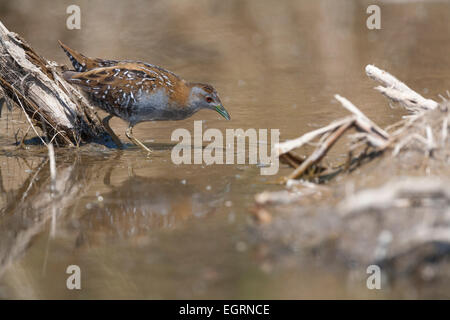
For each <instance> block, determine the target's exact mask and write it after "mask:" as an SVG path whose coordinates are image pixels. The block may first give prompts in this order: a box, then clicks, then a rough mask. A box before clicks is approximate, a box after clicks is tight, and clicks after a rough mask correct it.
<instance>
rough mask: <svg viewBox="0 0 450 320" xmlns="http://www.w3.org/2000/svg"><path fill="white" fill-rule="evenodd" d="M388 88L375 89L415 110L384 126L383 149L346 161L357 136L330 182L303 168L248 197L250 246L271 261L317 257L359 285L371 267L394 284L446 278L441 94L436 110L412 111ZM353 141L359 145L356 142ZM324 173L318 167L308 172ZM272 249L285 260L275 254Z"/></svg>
mask: <svg viewBox="0 0 450 320" xmlns="http://www.w3.org/2000/svg"><path fill="white" fill-rule="evenodd" d="M387 88H388V89H389V90H391V92H388V93H386V92H385V91H383V90H380V88H379V87H378V88H377V90H379V91H381V92H382V93H383V94H385V95H386V96H387V97H388V98H390V99H391V100H392V101H395V102H400V104H402V105H403V106H405V104H408V105H409V104H410V103H411V101H412V105H413V106H412V109H411V110H409V111H410V112H411V113H410V115H408V116H406V117H404V119H403V120H401V121H400V122H398V123H396V124H395V125H393V126H391V127H390V128H388V129H387V132H388V133H387V135H388V137H389V138H388V140H387V141H389V142H388V145H389V147H383V148H377V147H376V146H374V145H371V144H370V141H369V140H368V139H367V141H366V142H367V143H366V145H364V146H363V147H365V148H370V147H372V150H373V151H372V156H371V157H364V160H363V161H353V160H355V159H356V158H357V160H361V156H355V155H353V154H352V152H354V150H355V149H353V148H351V146H352V145H354V144H355V136H356V135H353V136H350V143H349V144H348V148H349V149H351V150H352V152H351V153H349V159H350V160H351V161H350V160H349V161H348V163H352V165H342V166H340V167H339V170H336V168H334V170H335V172H337V173H336V176H333V179H331V181H327V183H321V184H317V183H314V182H318V181H319V180H318V179H317V178H315V177H312V178H311V172H310V173H309V174H303V176H302V179H300V180H288V181H287V183H286V187H285V190H281V191H277V192H263V193H260V194H258V195H256V197H255V207H254V208H253V209H252V210H253V214H254V217H255V221H256V223H255V225H254V226H253V227H252V228H251V229H252V231H253V232H254V236H255V241H256V243H258V242H261V243H264V245H265V246H268V247H269V248H272V249H271V250H266V251H267V257H268V259H269V260H271V259H272V260H271V261H272V263H275V264H280V265H283V263H285V262H283V261H289V264H292V263H293V262H292V261H293V260H296V262H294V264H295V263H298V264H300V265H301V264H302V262H301V261H302V259H303V258H302V256H303V255H307V256H309V255H312V256H316V255H317V256H320V260H321V261H328V262H329V264H330V266H333V268H336V267H338V266H339V265H341V266H342V267H343V268H344V269H346V270H347V272H346V273H347V274H348V276H349V277H353V278H354V277H355V274H356V275H357V276H356V278H358V279H359V280H361V279H362V278H364V277H367V275H366V272H365V271H366V268H367V267H368V266H369V265H372V264H375V265H378V266H380V268H381V270H382V271H383V272H385V273H386V274H387V275H389V276H390V277H393V278H396V279H397V278H398V276H406V278H408V279H410V278H411V277H414V276H419V278H420V279H422V280H426V281H431V280H436V279H440V280H442V281H449V280H450V273H449V272H448V270H449V269H448V268H447V267H448V262H449V257H450V256H449V254H450V191H449V190H450V180H449V177H450V165H449V164H450V143H449V139H448V136H449V134H448V133H449V126H448V124H449V122H450V121H449V120H450V116H449V106H450V104H449V102H448V101H447V100H446V98H443V100H444V101H443V102H442V103H441V104H439V105H437V104H436V106H435V107H433V106H432V107H430V108H429V109H427V108H426V107H425V108H423V110H420V109H421V108H422V107H423V105H421V103H420V102H417V101H420V99H406V100H404V101H403V100H402V99H403V98H404V96H403V95H402V94H399V92H400V91H401V90H399V92H397V93H395V94H393V92H392V91H394V89H396V88H395V87H394V86H387ZM397 89H398V87H397ZM408 89H409V88H408ZM399 97H400V98H399ZM423 101H425V100H423ZM431 101H432V100H431ZM426 103H430V100H428V99H426ZM419 105H421V106H420V108H419ZM388 110H389V109H388ZM319 130H320V129H318V130H316V131H319ZM359 131H360V132H361V131H363V130H359ZM333 132H337V130H336V131H333ZM364 134H366V133H364ZM305 136H306V137H307V138H308V137H309V136H308V135H307V134H305ZM305 136H304V137H305ZM304 137H302V138H304ZM356 139H358V143H360V142H361V137H360V136H359V137H358V136H357V138H356ZM303 140H304V139H301V138H298V140H297V141H303ZM324 141H325V142H326V139H322V140H321V141H320V143H319V145H318V146H316V151H317V150H321V147H322V146H321V144H323V143H325V142H324ZM347 141H348V140H347ZM293 142H295V141H293ZM293 142H292V141H291V144H292V143H293ZM287 144H288V143H286V144H285V145H287ZM280 145H283V144H280ZM322 149H323V148H322ZM316 151H314V152H316ZM314 152H313V153H312V154H314ZM361 154H363V155H366V154H367V150H364V151H363V152H362V153H360V155H361ZM296 157H297V156H296ZM297 158H300V157H297ZM305 158H307V157H303V158H302V160H301V161H304V162H306V160H304V159H305ZM308 159H309V158H308ZM355 163H356V164H355ZM294 165H295V164H294ZM301 165H302V163H300V164H298V165H297V167H296V170H295V171H297V172H298V168H299V167H300V166H301ZM317 168H321V170H317ZM327 170H328V169H327V168H324V167H320V161H319V162H317V163H316V170H315V171H314V172H313V173H314V174H316V176H318V175H320V174H322V175H323V172H325V173H326V171H327ZM291 176H292V174H291ZM308 179H311V181H312V182H309V181H307V180H308ZM321 182H323V181H321ZM282 248H284V251H283V249H282ZM275 252H277V253H278V254H277V258H276V259H275V258H274V255H273V253H275ZM280 252H284V253H285V254H284V255H281V257H280V255H279V253H280ZM299 252H300V253H301V254H299ZM270 257H272V258H270ZM297 258H298V259H297ZM394 276H395V277H394ZM400 278H401V277H400ZM443 283H445V282H443ZM447 283H448V282H447Z"/></svg>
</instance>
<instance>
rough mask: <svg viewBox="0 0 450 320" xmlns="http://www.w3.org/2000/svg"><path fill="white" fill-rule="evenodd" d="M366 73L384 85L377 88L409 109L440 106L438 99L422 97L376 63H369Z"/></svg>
mask: <svg viewBox="0 0 450 320" xmlns="http://www.w3.org/2000/svg"><path fill="white" fill-rule="evenodd" d="M366 74H367V75H368V76H369V77H370V78H371V79H373V80H375V81H378V82H380V83H381V84H382V85H383V86H378V87H376V88H375V90H377V91H379V92H381V93H382V94H383V95H385V96H386V97H388V98H389V99H391V100H392V101H394V102H398V103H400V104H401V105H402V106H404V107H405V108H406V109H408V110H409V111H412V112H420V111H423V110H433V109H435V108H437V106H438V103H437V102H436V101H434V100H431V99H426V98H424V97H422V96H421V95H420V94H418V93H417V92H415V91H414V90H412V89H410V88H409V87H408V86H407V85H406V84H404V83H403V82H401V81H400V80H398V79H397V78H396V77H394V76H393V75H391V74H390V73H388V72H386V71H384V70H381V69H379V68H377V67H375V66H374V65H371V64H369V65H367V66H366Z"/></svg>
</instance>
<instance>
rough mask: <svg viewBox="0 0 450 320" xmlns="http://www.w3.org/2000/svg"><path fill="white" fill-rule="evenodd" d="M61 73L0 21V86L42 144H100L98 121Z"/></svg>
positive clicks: (84, 100) (86, 101)
mask: <svg viewBox="0 0 450 320" xmlns="http://www.w3.org/2000/svg"><path fill="white" fill-rule="evenodd" d="M55 45H56V44H55ZM61 70H62V69H61V67H59V66H58V65H57V64H56V63H55V62H50V61H47V60H45V59H44V58H42V57H40V56H39V55H38V54H37V53H36V52H35V51H34V50H33V49H32V48H31V46H30V45H29V44H27V43H26V42H25V41H24V40H23V39H22V38H21V37H20V36H19V35H17V34H15V33H13V32H10V31H8V29H6V27H5V26H4V25H3V24H2V23H1V22H0V86H1V88H2V90H3V92H4V95H5V96H6V97H7V98H9V99H11V100H13V101H14V102H15V103H16V105H17V106H18V107H19V108H20V109H21V110H22V111H23V112H24V113H25V115H26V118H27V121H28V122H29V125H30V126H31V127H32V128H33V130H34V131H35V133H36V135H37V136H40V135H39V133H38V132H37V130H36V128H35V125H36V126H37V127H39V128H40V129H41V130H42V132H43V133H45V135H46V137H47V139H46V140H47V141H44V140H42V142H43V143H44V144H47V143H48V142H53V140H54V141H55V143H56V144H57V145H60V146H61V145H64V146H66V145H69V146H76V145H79V144H80V143H82V142H88V141H96V140H97V141H101V139H102V138H104V137H107V133H106V131H105V130H104V128H103V125H102V124H101V121H100V120H99V118H98V116H97V115H96V113H95V111H94V109H93V107H92V106H91V105H90V104H89V102H88V100H87V99H86V98H85V97H84V96H83V95H82V94H81V93H80V92H79V91H78V90H77V89H76V88H74V87H73V86H71V85H70V84H69V83H67V82H66V81H65V80H64V79H63V78H62V76H61ZM0 91H1V90H0ZM0 94H1V92H0Z"/></svg>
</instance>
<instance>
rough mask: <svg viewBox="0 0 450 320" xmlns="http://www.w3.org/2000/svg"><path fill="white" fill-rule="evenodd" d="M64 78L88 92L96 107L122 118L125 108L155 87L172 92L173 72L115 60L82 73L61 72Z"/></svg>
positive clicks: (135, 102)
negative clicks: (110, 64) (102, 66)
mask: <svg viewBox="0 0 450 320" xmlns="http://www.w3.org/2000/svg"><path fill="white" fill-rule="evenodd" d="M64 78H65V79H66V80H67V81H69V82H71V83H73V84H76V85H78V86H80V87H81V88H82V89H83V90H84V91H86V92H88V93H89V94H90V95H91V97H92V99H93V100H94V101H95V102H97V103H98V105H99V107H101V108H102V109H104V110H105V111H107V112H109V113H111V114H114V115H116V116H119V117H122V115H124V112H126V111H127V109H130V108H131V107H132V106H133V105H135V104H137V103H138V101H139V99H140V98H142V97H143V96H145V95H147V96H148V95H151V94H152V93H153V92H154V91H156V90H157V89H159V88H163V89H164V90H167V94H170V93H171V91H173V89H172V88H173V82H174V81H179V78H178V77H176V76H175V75H173V74H171V73H169V72H165V71H164V70H162V69H160V68H157V67H153V66H150V65H147V64H138V63H120V62H119V63H118V64H116V65H114V66H111V67H105V68H95V69H92V70H88V71H86V72H71V71H67V72H65V73H64Z"/></svg>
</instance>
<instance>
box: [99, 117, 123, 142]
mask: <svg viewBox="0 0 450 320" xmlns="http://www.w3.org/2000/svg"><path fill="white" fill-rule="evenodd" d="M112 117H114V116H113V115H111V114H110V115H108V116H106V117H104V118H103V120H102V124H103V127H105V129H106V131H107V132H108V134H109V135H110V136H111V139H112V140H113V141H114V143H115V144H116V146H117V148H119V149H123V144H122V142H120V139H119V137H118V136H116V134H115V133H114V131H112V129H111V127H110V126H109V120H111V118H112Z"/></svg>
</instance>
